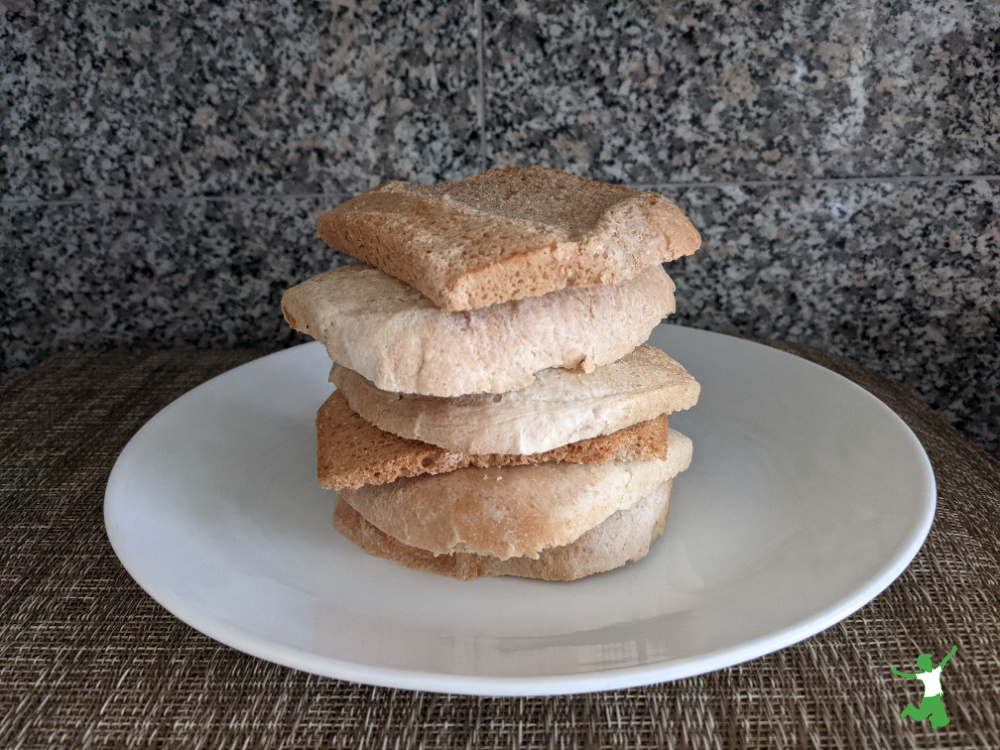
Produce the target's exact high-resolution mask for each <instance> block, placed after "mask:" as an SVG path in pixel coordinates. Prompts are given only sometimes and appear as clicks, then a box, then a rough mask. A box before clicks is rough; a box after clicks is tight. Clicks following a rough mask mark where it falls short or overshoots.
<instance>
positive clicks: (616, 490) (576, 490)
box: [338, 430, 691, 560]
mask: <svg viewBox="0 0 1000 750" xmlns="http://www.w3.org/2000/svg"><path fill="white" fill-rule="evenodd" d="M690 461H691V441H690V440H689V439H688V438H687V437H685V436H684V435H681V434H680V433H678V432H676V431H674V430H671V432H670V438H669V449H668V453H667V458H666V459H665V460H662V461H629V462H618V461H609V462H607V463H603V464H568V463H561V464H552V463H547V464H534V465H531V466H511V467H503V468H485V469H479V468H468V469H458V470H457V471H452V472H448V473H447V474H436V475H432V476H426V475H425V476H419V477H413V478H409V479H397V480H396V481H395V482H393V483H391V484H382V485H365V486H363V487H360V488H358V489H345V490H341V491H340V492H339V493H338V494H339V497H340V499H342V500H343V501H344V502H346V503H347V504H348V505H350V506H351V507H352V508H354V510H356V511H357V512H358V513H360V514H361V516H362V517H363V518H364V519H365V520H366V521H368V522H369V523H371V524H372V525H374V526H375V527H377V528H378V529H379V530H381V531H383V532H385V533H386V534H388V535H389V536H391V537H395V538H396V539H398V540H399V541H401V542H403V543H404V544H407V545H409V546H411V547H418V548H420V549H423V550H426V551H428V552H431V553H433V554H437V555H443V554H444V555H447V554H452V553H453V552H473V553H475V554H479V555H490V556H492V557H498V558H500V559H501V560H506V559H508V558H511V557H527V558H531V559H537V558H538V555H539V553H540V552H541V551H542V550H545V549H548V548H549V547H561V546H563V545H566V544H569V543H570V542H573V541H575V540H576V539H578V538H579V537H580V536H581V535H582V534H583V533H584V532H586V531H587V530H588V529H592V528H593V527H594V526H596V525H597V524H599V523H601V522H602V521H604V520H605V519H606V518H608V516H610V515H611V514H613V513H614V512H615V511H617V510H620V509H622V508H629V507H631V506H632V504H633V503H635V501H636V500H638V499H639V498H640V497H643V496H644V495H646V494H648V493H649V492H652V490H653V489H655V488H656V487H658V486H659V485H661V484H663V483H664V482H666V481H667V480H668V479H672V478H673V477H674V476H676V475H677V474H678V473H680V472H681V471H683V470H684V469H685V468H687V466H688V464H689V463H690Z"/></svg>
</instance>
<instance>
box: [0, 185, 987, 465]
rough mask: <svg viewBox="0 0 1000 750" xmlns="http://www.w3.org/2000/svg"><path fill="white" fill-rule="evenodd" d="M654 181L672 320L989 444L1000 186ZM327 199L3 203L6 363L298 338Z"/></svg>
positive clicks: (329, 258)
mask: <svg viewBox="0 0 1000 750" xmlns="http://www.w3.org/2000/svg"><path fill="white" fill-rule="evenodd" d="M661 191H662V192H664V193H665V194H667V195H668V196H669V197H671V198H672V199H674V200H676V201H677V202H678V203H679V204H681V205H682V206H684V207H685V208H686V210H687V211H688V212H689V214H690V216H691V219H692V221H694V223H695V225H696V226H698V227H699V228H700V229H701V231H702V234H703V236H704V244H703V247H702V249H701V250H700V251H699V252H698V253H697V254H696V255H694V256H692V257H691V258H687V259H684V260H681V261H677V262H675V263H673V264H670V265H669V266H668V270H669V271H670V273H671V274H672V275H673V276H674V278H675V279H676V281H677V284H678V291H677V300H678V314H677V316H676V317H675V318H674V320H675V321H676V322H680V323H683V324H686V325H691V326H694V327H698V328H707V329H711V330H717V331H722V332H729V333H737V334H741V335H745V336H760V337H764V338H779V339H789V340H792V341H800V342H802V343H806V344H811V345H813V346H818V347H820V348H823V349H826V350H828V351H833V352H837V353H840V354H844V355H846V356H848V357H851V358H852V359H854V360H855V361H858V362H860V363H862V364H864V365H866V366H869V367H872V368H873V369H876V370H878V371H881V372H883V373H885V374H887V375H889V376H891V377H893V378H896V379H897V380H900V381H901V382H903V383H905V384H906V385H908V386H909V387H911V388H912V389H914V390H915V391H916V392H917V393H919V394H920V395H921V396H922V397H923V398H924V399H925V400H926V401H927V402H928V403H929V404H930V405H931V406H933V407H934V408H935V409H937V410H938V411H939V412H940V413H941V414H942V415H944V416H945V417H946V418H948V419H950V420H952V421H953V422H954V423H955V424H956V425H957V426H958V427H959V428H960V429H962V430H963V431H964V432H965V433H966V434H967V435H969V436H970V437H972V438H973V439H975V440H978V441H979V442H980V443H982V444H983V445H985V446H987V448H988V449H989V450H991V451H992V452H993V453H994V455H997V456H998V457H1000V436H998V432H997V425H998V424H1000V338H998V331H1000V251H998V248H1000V182H991V181H988V180H975V181H971V182H946V183H907V184H900V183H875V184H863V185H858V184H828V185H793V186H784V187H780V186H772V187H766V186H757V187H731V188H725V189H714V188H708V189H706V188H683V189H680V188H673V189H672V188H670V187H669V186H664V187H662V188H661ZM336 202H338V198H336V197H330V198H329V199H326V200H323V201H310V200H302V199H284V200H282V199H259V200H236V201H232V200H218V201H211V200H209V201H184V202H176V203H175V202H144V203H136V202H108V203H90V204H84V205H76V206H33V207H27V206H22V207H14V208H8V209H7V210H6V212H5V215H4V216H3V221H4V224H5V226H3V227H0V236H3V237H7V238H11V240H12V241H9V242H8V244H7V245H6V246H5V247H4V251H3V252H0V341H3V342H11V343H9V344H5V346H4V347H0V351H4V352H5V353H4V357H5V359H3V360H0V370H4V371H6V375H7V376H9V375H11V374H14V373H16V372H20V371H22V370H23V369H25V368H26V367H28V366H31V365H33V364H36V363H38V362H40V361H41V360H42V359H44V358H45V357H46V356H48V355H49V354H50V353H53V352H54V351H57V350H61V349H67V348H91V349H100V348H107V347H109V346H144V347H145V346H158V347H167V348H170V347H183V346H197V347H213V346H265V347H280V346H285V345H288V344H290V343H293V342H297V341H305V340H308V339H306V338H305V337H302V336H301V335H299V334H293V333H292V332H290V331H289V329H288V328H287V326H286V325H285V323H284V322H283V320H282V318H281V312H280V309H279V301H280V297H281V294H282V292H283V291H284V290H285V289H286V288H287V287H288V286H290V285H292V284H294V283H296V282H298V281H300V280H302V279H304V278H306V277H308V276H311V275H313V274H315V273H318V272H320V271H322V270H325V269H327V268H330V267H333V266H335V265H338V264H340V263H341V262H343V256H340V255H339V254H337V253H335V252H334V251H332V250H330V249H328V248H327V247H326V246H325V245H324V244H323V243H322V242H321V241H319V240H317V239H316V238H315V230H314V224H313V221H314V217H315V216H316V215H317V214H318V213H320V212H321V211H322V210H325V208H327V207H329V206H331V205H333V204H335V203H336ZM8 250H9V252H8ZM0 377H2V374H0Z"/></svg>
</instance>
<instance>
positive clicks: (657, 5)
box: [484, 0, 1000, 184]
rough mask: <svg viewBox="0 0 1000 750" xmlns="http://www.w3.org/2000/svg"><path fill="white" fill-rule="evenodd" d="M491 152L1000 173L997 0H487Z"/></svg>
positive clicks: (700, 174)
mask: <svg viewBox="0 0 1000 750" xmlns="http://www.w3.org/2000/svg"><path fill="white" fill-rule="evenodd" d="M484 10H485V21H484V46H485V55H486V66H485V70H486V118H487V120H486V121H487V130H486V136H485V141H486V148H487V154H488V159H489V163H490V164H491V166H504V165H510V164H529V163H540V164H545V165H547V166H553V167H559V168H562V169H567V170H569V171H572V172H575V173H577V174H581V175H585V176H589V177H596V178H599V179H605V180H610V181H615V182H626V183H641V184H649V183H657V182H667V181H669V182H684V181H715V180H732V179H737V180H760V179H788V178H798V179H803V178H820V177H822V178H827V177H860V176H898V175H943V174H964V175H972V174H994V175H995V174H998V173H1000V12H998V9H997V5H996V3H994V2H989V1H988V0H978V1H976V2H964V1H963V0H944V1H943V2H938V1H936V0H912V1H908V2H894V3H870V2H836V3H833V2H827V3H815V2H781V3H762V2H750V1H743V2H731V3H730V2H719V1H718V0H687V1H677V0H674V1H672V2H646V1H643V0H633V1H632V2H606V1H605V2H574V3H564V2H555V0H545V1H543V2H518V3H506V2H500V1H499V0H484Z"/></svg>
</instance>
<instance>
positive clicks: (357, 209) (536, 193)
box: [316, 167, 701, 311]
mask: <svg viewBox="0 0 1000 750" xmlns="http://www.w3.org/2000/svg"><path fill="white" fill-rule="evenodd" d="M316 225H317V228H318V230H319V236H320V237H322V238H323V240H324V241H326V242H327V243H328V244H330V245H332V246H334V247H336V248H338V249H340V250H342V251H344V252H345V253H348V254H349V255H353V256H354V257H356V258H359V259H360V260H362V261H364V262H365V263H368V264H370V265H372V266H375V267H376V268H379V269H381V270H382V271H385V272H386V273H387V274H389V275H390V276H395V277H396V278H398V279H402V280H403V281H405V282H406V283H407V284H409V285H410V286H412V287H414V288H416V289H419V290H420V291H421V292H423V293H424V294H425V295H426V296H427V297H428V298H429V299H430V300H431V301H432V302H433V303H434V304H435V305H437V306H438V307H441V308H444V309H446V310H451V311H458V310H470V309H473V308H477V307H485V306H487V305H495V304H498V303H501V302H509V301H510V300H514V299H523V298H525V297H536V296H538V295H541V294H545V293H547V292H551V291H554V290H556V289H563V288H565V287H567V286H591V285H595V284H616V283H618V282H620V281H625V280H626V279H630V278H632V277H634V276H635V275H636V274H637V273H638V272H639V271H640V270H641V269H643V268H647V267H649V266H652V265H655V264H659V263H663V262H665V261H670V260H674V259H675V258H679V257H681V256H683V255H688V254H690V253H693V252H694V251H695V250H697V249H698V246H699V245H700V244H701V237H700V235H699V234H698V232H697V230H695V228H694V226H692V224H691V222H690V221H688V219H687V218H686V217H685V216H684V214H683V213H681V211H680V209H679V208H677V206H675V205H674V204H673V203H671V202H670V201H669V200H667V199H666V198H664V197H663V196H662V195H658V194H656V193H651V192H647V191H643V190H631V189H629V188H627V187H622V186H620V185H609V184H606V183H602V182H595V181H593V180H587V179H584V178H582V177H576V176H574V175H571V174H568V173H566V172H560V171H558V170H555V169H546V168H544V167H511V168H507V169H492V170H490V171H488V172H483V173H482V174H477V175H473V176H471V177H467V178H465V179H464V180H460V181H458V182H445V183H441V184H439V185H415V184H411V183H406V182H388V183H386V184H384V185H381V186H380V187H377V188H375V189H374V190H371V191H369V192H367V193H364V194H362V195H359V196H357V197H355V198H352V199H351V200H349V201H347V202H346V203H343V204H341V205H340V206H337V207H336V208H334V209H333V210H332V211H328V212H327V213H325V214H323V215H322V216H320V217H319V218H318V219H317V220H316Z"/></svg>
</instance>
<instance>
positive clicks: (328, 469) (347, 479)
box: [316, 391, 668, 490]
mask: <svg viewBox="0 0 1000 750" xmlns="http://www.w3.org/2000/svg"><path fill="white" fill-rule="evenodd" d="M316 444H317V450H316V468H317V474H318V477H319V482H320V484H321V485H323V487H325V488H326V489H337V490H339V489H344V488H346V487H360V486H361V485H363V484H387V483H389V482H394V481H396V480H397V479H399V478H400V477H415V476H419V475H420V474H442V473H444V472H447V471H454V470H455V469H462V468H465V467H467V466H478V467H486V466H524V465H527V464H535V463H603V462H605V461H612V460H614V461H639V460H652V459H664V458H666V457H667V445H668V426H667V415H666V414H664V415H662V416H660V417H657V418H656V419H652V420H649V421H647V422H640V423H639V424H635V425H632V426H631V427H627V428H625V429H623V430H619V431H618V432H614V433H612V434H610V435H601V436H600V437H595V438H590V439H589V440H581V441H579V442H576V443H573V444H571V445H563V446H561V447H559V448H555V449H554V450H550V451H546V452H544V453H536V454H534V455H530V456H525V455H517V454H514V455H509V454H481V455H472V454H469V453H458V452H452V451H446V450H443V449H442V448H438V447H437V446H434V445H428V444H427V443H422V442H420V441H419V440H406V439H404V438H401V437H397V436H396V435H393V434H391V433H388V432H383V431H382V430H380V429H379V428H378V427H375V426H373V425H371V424H369V423H368V422H366V421H365V420H364V419H362V418H361V417H360V416H358V415H357V414H356V413H355V412H354V411H353V410H352V409H351V407H350V406H349V405H348V403H347V399H345V398H344V395H343V394H342V393H341V392H340V391H334V392H333V394H331V396H330V398H328V399H327V400H326V402H325V403H324V404H323V406H321V407H320V409H319V413H318V414H317V415H316Z"/></svg>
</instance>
